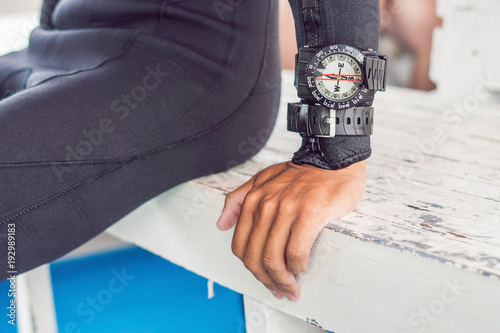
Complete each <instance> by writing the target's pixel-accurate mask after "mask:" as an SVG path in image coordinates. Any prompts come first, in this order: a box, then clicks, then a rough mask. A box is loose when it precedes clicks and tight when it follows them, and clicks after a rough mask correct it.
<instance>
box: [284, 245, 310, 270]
mask: <svg viewBox="0 0 500 333" xmlns="http://www.w3.org/2000/svg"><path fill="white" fill-rule="evenodd" d="M286 257H287V259H288V262H289V263H290V262H292V263H293V264H294V266H299V267H301V268H302V266H304V262H305V261H306V260H307V253H306V251H305V250H304V249H302V248H301V247H298V246H292V247H289V248H288V249H287V251H286ZM304 269H305V267H304Z"/></svg>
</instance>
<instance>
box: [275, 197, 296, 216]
mask: <svg viewBox="0 0 500 333" xmlns="http://www.w3.org/2000/svg"><path fill="white" fill-rule="evenodd" d="M295 205H296V204H295V202H294V200H292V199H289V198H286V197H285V198H282V199H281V200H280V202H279V211H280V212H282V213H287V212H291V211H293V209H294V208H295Z"/></svg>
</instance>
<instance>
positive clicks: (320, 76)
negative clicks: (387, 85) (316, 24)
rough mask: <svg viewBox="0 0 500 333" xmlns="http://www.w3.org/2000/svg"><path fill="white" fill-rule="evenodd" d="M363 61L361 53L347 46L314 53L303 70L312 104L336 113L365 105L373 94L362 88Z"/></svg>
mask: <svg viewBox="0 0 500 333" xmlns="http://www.w3.org/2000/svg"><path fill="white" fill-rule="evenodd" d="M364 60H365V56H364V55H363V53H362V52H361V51H359V50H358V49H356V48H354V47H351V46H348V45H332V46H328V47H326V48H324V49H322V50H320V51H319V52H318V53H316V55H315V56H314V57H313V58H312V59H311V60H310V62H309V63H308V65H307V67H306V70H305V74H306V81H307V87H308V89H309V92H310V95H311V96H312V98H313V99H314V101H315V103H317V104H320V105H323V106H326V107H329V108H331V109H337V110H338V109H345V108H350V107H353V106H361V105H364V104H369V102H370V97H373V96H372V95H373V93H370V92H369V91H368V89H367V88H366V87H364V86H363V80H364V72H363V67H362V65H361V64H363V63H364ZM371 100H373V99H371Z"/></svg>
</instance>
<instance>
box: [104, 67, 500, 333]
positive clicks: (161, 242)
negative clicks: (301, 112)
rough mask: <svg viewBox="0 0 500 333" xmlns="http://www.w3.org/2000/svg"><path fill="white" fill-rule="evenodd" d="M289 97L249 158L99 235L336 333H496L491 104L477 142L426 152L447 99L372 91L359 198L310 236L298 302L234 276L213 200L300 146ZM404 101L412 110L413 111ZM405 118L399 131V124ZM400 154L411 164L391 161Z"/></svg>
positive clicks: (238, 271)
mask: <svg viewBox="0 0 500 333" xmlns="http://www.w3.org/2000/svg"><path fill="white" fill-rule="evenodd" d="M283 74H284V75H283V79H284V87H290V86H291V79H292V74H291V73H290V72H284V73H283ZM294 96H295V95H294V94H291V93H290V92H289V91H288V92H287V89H285V91H284V94H283V97H282V105H281V111H280V112H281V114H280V116H279V118H278V124H277V126H276V128H275V130H274V132H273V136H272V137H271V140H270V142H269V143H268V145H267V146H266V148H265V149H264V150H263V151H262V152H260V153H259V154H258V155H257V156H256V157H254V158H253V159H252V160H251V161H249V162H248V163H246V164H244V165H241V166H238V167H236V168H233V169H232V170H230V171H229V172H227V173H223V174H218V175H211V176H208V177H203V178H200V179H197V180H194V181H191V182H188V183H186V184H183V185H181V186H179V187H177V188H175V189H173V190H171V191H168V192H166V193H165V194H164V195H162V196H160V197H159V198H157V199H155V200H153V201H151V202H149V203H148V204H147V205H146V206H145V207H146V208H144V209H142V208H141V209H140V210H138V211H137V212H134V213H133V214H131V215H130V216H129V217H127V218H126V219H125V220H124V221H122V222H120V223H119V224H118V225H116V226H114V227H112V228H110V230H109V232H111V233H112V234H113V235H115V236H118V237H121V238H123V239H125V240H127V241H131V242H135V243H137V244H139V245H140V246H142V247H144V248H146V249H148V250H150V251H152V252H154V253H157V254H159V255H161V256H163V257H164V258H167V259H169V260H171V261H173V262H175V263H177V264H180V265H182V266H184V267H186V268H188V269H190V270H192V271H194V272H196V273H198V274H200V275H203V276H206V277H208V278H210V279H213V280H214V281H217V282H219V283H221V284H223V285H226V286H228V287H230V288H231V289H234V290H236V291H239V292H241V293H244V294H246V295H249V296H251V297H253V298H255V299H257V300H259V301H261V302H263V303H265V304H268V305H270V306H272V307H274V308H278V309H280V310H281V311H284V312H286V313H288V314H291V315H294V316H296V317H298V318H301V319H303V320H306V319H307V318H309V319H310V320H315V321H316V322H317V323H318V324H319V325H321V326H323V327H324V328H326V329H330V330H334V331H335V332H337V333H342V332H405V331H407V332H412V331H417V330H419V329H420V330H423V329H424V327H425V330H426V332H443V331H456V332H469V331H472V330H474V331H478V327H479V331H481V329H483V331H497V330H500V322H499V321H498V320H497V319H496V317H495V316H492V315H491V314H492V313H491V312H489V311H490V310H489V309H494V308H500V281H499V280H498V277H499V276H500V239H499V236H498V235H500V221H499V220H498V218H499V216H500V212H499V205H498V200H497V198H498V197H499V196H498V195H497V194H498V188H499V187H498V184H499V183H498V179H499V178H500V177H499V172H498V169H497V164H496V163H497V161H492V163H486V162H487V161H491V155H490V152H491V151H496V150H495V149H496V146H495V145H494V144H491V145H490V146H488V147H490V148H491V149H490V150H488V149H477V148H478V147H477V146H476V145H480V144H481V143H483V141H485V140H486V141H488V140H490V139H495V138H496V135H497V134H496V133H498V132H496V131H494V129H495V128H496V127H495V126H496V124H500V121H499V118H498V117H500V113H496V111H495V110H494V109H495V108H496V107H498V105H496V104H494V103H492V102H489V101H488V102H486V101H485V102H484V103H483V105H482V106H483V107H482V109H481V111H480V112H478V113H477V114H475V117H477V119H475V120H474V121H475V122H474V123H473V125H474V126H476V127H477V128H479V129H481V127H480V126H479V125H480V124H483V123H484V124H486V123H487V124H488V126H490V128H489V130H488V131H486V132H484V133H483V132H481V135H482V136H484V138H485V139H484V140H483V139H480V138H474V137H472V135H474V133H475V132H474V130H473V128H469V129H467V131H451V132H450V133H451V134H450V139H449V140H445V141H444V142H442V143H440V144H439V146H440V149H436V151H435V152H434V153H433V154H425V153H423V152H422V151H420V149H419V147H418V146H416V145H414V144H413V145H412V144H411V143H412V140H414V139H415V136H417V137H420V136H422V137H424V138H425V137H426V135H428V133H429V132H428V131H429V129H428V128H427V127H428V125H426V123H429V121H431V120H432V119H434V118H435V117H438V116H439V115H435V113H436V112H438V111H439V110H441V109H442V108H441V107H440V105H445V104H446V103H447V102H446V101H440V98H439V97H438V96H435V95H434V94H424V93H419V92H412V91H409V90H404V89H394V93H393V94H392V95H391V94H389V93H387V94H385V95H384V94H380V95H379V96H378V100H379V101H380V102H378V103H379V104H381V105H383V106H384V107H383V109H382V110H383V111H377V112H378V113H377V114H379V113H380V115H378V116H377V117H378V118H377V119H379V118H380V121H379V122H377V125H376V126H377V127H376V128H377V132H379V133H380V134H379V135H375V136H374V137H373V146H374V148H375V149H374V154H373V156H372V157H371V158H370V160H369V163H368V167H369V179H368V189H367V192H366V195H365V198H364V200H363V201H362V203H361V204H360V206H359V207H358V209H357V210H356V211H355V212H354V213H352V214H350V215H349V216H347V217H345V218H343V219H341V220H338V221H333V222H332V223H331V224H330V225H329V228H327V229H325V231H324V232H323V233H322V234H321V235H320V237H319V238H318V240H317V242H316V244H315V246H314V250H313V255H312V257H311V260H310V267H309V269H308V271H307V272H306V273H305V274H302V275H301V276H300V278H301V286H302V288H303V292H304V294H303V298H302V299H301V301H300V302H298V303H290V302H288V301H276V300H275V299H274V298H272V297H271V296H270V294H269V293H268V292H267V291H266V290H265V288H263V287H262V286H260V284H259V283H258V282H256V280H255V279H254V278H253V276H252V275H251V274H250V273H248V272H247V271H246V270H245V269H244V267H243V265H242V264H241V262H239V260H238V259H236V258H235V257H234V256H233V255H232V254H231V252H230V242H231V233H230V232H229V233H221V232H219V231H217V230H216V228H215V221H216V219H217V217H218V215H219V213H220V210H221V209H222V205H223V200H224V196H223V194H224V193H227V192H228V191H231V190H233V189H235V188H236V187H237V186H239V185H240V184H242V183H243V182H244V181H246V180H247V179H248V178H249V177H251V176H252V175H253V174H254V173H255V172H257V171H259V170H261V169H262V168H264V167H266V166H267V165H270V164H272V163H277V162H280V161H282V160H285V159H288V158H290V157H291V154H292V153H293V151H295V150H296V149H297V147H298V145H299V144H300V140H298V138H297V136H296V135H294V134H293V133H287V132H286V131H285V130H284V128H285V127H286V125H285V117H284V111H285V108H286V103H287V102H288V101H293V100H295V99H296V98H295V97H294ZM395 96H396V97H395ZM425 96H429V99H426V98H423V97H425ZM408 100H410V101H411V102H408ZM407 104H410V105H411V106H412V108H413V109H414V110H417V111H422V112H416V113H412V112H411V109H408V107H406V106H405V105H407ZM431 106H432V107H431ZM402 110H404V111H402ZM405 112H406V113H405ZM401 115H405V117H404V118H402V117H401ZM397 117H399V118H397ZM394 119H398V120H397V121H395V120H394ZM412 121H413V122H415V124H416V125H415V126H413V127H411V130H410V131H406V129H405V127H403V126H398V125H411V124H412ZM431 122H432V121H431ZM471 126H472V125H471ZM407 127H408V126H407ZM476 132H477V131H476ZM476 134H477V133H476ZM289 138H290V139H291V141H287V140H288V139H289ZM287 142H289V143H287ZM409 154H412V155H410V156H412V157H413V158H414V160H412V159H411V158H407V161H405V160H404V158H403V159H402V158H401V156H403V157H404V156H408V155H409ZM422 156H423V157H425V158H422ZM401 166H404V168H403V169H401ZM401 170H402V171H405V172H401ZM395 176H399V178H398V177H395ZM403 176H404V177H403ZM141 211H142V213H141ZM136 214H137V215H136ZM148 230H150V231H149V232H148ZM152 234H155V235H161V237H158V238H156V237H153V236H152ZM367 277H369V278H367ZM453 285H458V286H462V285H465V286H466V288H467V290H462V289H458V290H455V289H456V288H455V289H453V288H454V287H453ZM457 288H458V287H457ZM452 289H453V290H452ZM454 291H455V292H456V294H453V292H454ZM454 296H455V297H454ZM443 297H444V298H443ZM452 298H453V302H452V301H451V299H452ZM422 309H423V310H422ZM421 311H424V312H423V313H421ZM425 311H431V312H429V313H430V314H427V313H425ZM388 318H391V320H388ZM478 321H480V324H478ZM478 325H479V326H478Z"/></svg>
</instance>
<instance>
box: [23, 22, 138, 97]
mask: <svg viewBox="0 0 500 333" xmlns="http://www.w3.org/2000/svg"><path fill="white" fill-rule="evenodd" d="M140 33H141V32H140V31H136V32H135V33H134V34H133V35H132V36H131V37H130V38H129V39H128V41H127V44H126V45H125V46H124V48H123V50H122V51H121V52H120V53H118V54H116V55H114V56H112V57H109V58H107V59H106V60H103V61H102V62H101V63H99V64H98V65H96V66H94V67H90V68H85V69H79V70H76V71H73V72H70V73H64V74H56V75H52V76H49V77H47V78H45V79H43V80H42V81H40V82H37V83H35V84H33V85H31V86H30V88H33V87H36V86H38V85H40V84H42V83H45V82H47V81H49V80H52V79H55V78H59V77H66V76H72V75H76V74H79V73H84V72H90V71H93V70H96V69H98V68H100V67H102V66H104V65H105V64H106V63H108V62H110V61H112V60H116V59H119V58H121V57H123V56H124V55H125V54H127V53H128V51H129V50H130V48H131V47H132V45H133V43H134V41H135V39H136V38H137V36H138V35H139V34H140Z"/></svg>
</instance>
